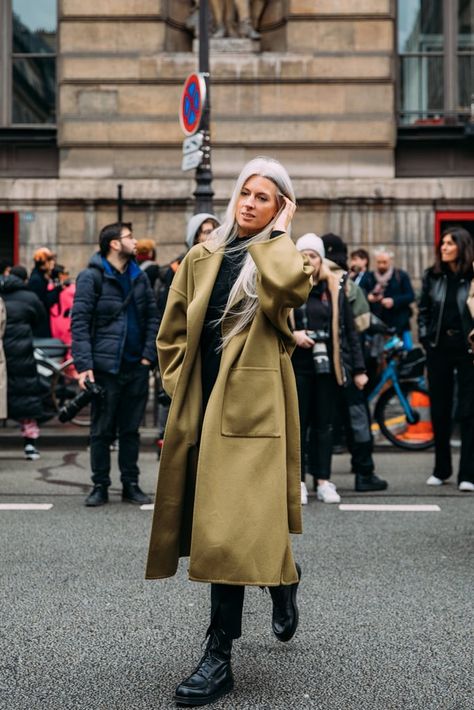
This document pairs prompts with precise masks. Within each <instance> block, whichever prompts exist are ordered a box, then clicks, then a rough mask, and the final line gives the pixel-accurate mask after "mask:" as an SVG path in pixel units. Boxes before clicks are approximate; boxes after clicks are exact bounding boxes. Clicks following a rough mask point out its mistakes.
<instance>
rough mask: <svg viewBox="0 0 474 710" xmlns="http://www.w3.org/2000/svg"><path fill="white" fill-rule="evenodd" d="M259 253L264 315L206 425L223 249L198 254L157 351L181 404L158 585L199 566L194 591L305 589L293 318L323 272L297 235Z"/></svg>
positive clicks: (166, 460)
mask: <svg viewBox="0 0 474 710" xmlns="http://www.w3.org/2000/svg"><path fill="white" fill-rule="evenodd" d="M248 249H249V252H250V254H251V256H252V258H253V260H254V262H255V264H256V266H257V270H258V277H257V294H258V300H259V307H258V309H257V312H256V315H255V317H254V319H253V321H252V323H251V324H250V325H249V326H248V327H247V328H246V329H245V330H244V331H242V332H241V333H239V334H238V335H236V336H235V337H233V338H232V339H231V341H230V342H229V343H228V344H227V346H226V347H225V348H224V350H223V352H222V358H221V364H220V368H219V374H218V377H217V380H216V383H215V385H214V388H213V390H212V393H211V396H210V399H209V403H208V405H207V407H206V412H205V416H204V420H202V384H201V356H200V337H201V331H202V327H203V322H204V317H205V314H206V310H207V305H208V302H209V298H210V295H211V291H212V288H213V286H214V283H215V280H216V277H217V273H218V271H219V267H220V265H221V262H222V258H223V252H222V250H216V248H215V247H211V246H209V245H206V244H199V245H196V246H195V247H193V248H192V249H191V250H190V251H189V253H188V254H187V256H186V258H185V259H184V261H183V262H182V264H181V266H180V268H179V270H178V272H177V273H176V276H175V278H174V280H173V283H172V285H171V289H170V293H169V297H168V302H167V306H166V309H165V313H164V316H163V321H162V324H161V328H160V331H159V334H158V339H157V345H158V355H159V360H160V371H161V375H162V378H163V385H164V388H165V390H166V391H167V392H168V394H169V395H170V396H171V397H172V403H171V407H170V411H169V417H168V423H167V426H166V432H165V440H164V446H163V450H162V454H161V462H160V472H159V479H158V486H157V491H156V501H155V509H154V516H153V525H152V531H151V541H150V549H149V556H148V565H147V570H146V576H147V578H148V579H158V578H162V577H170V576H172V575H174V574H175V572H176V568H177V564H178V559H179V557H181V556H188V555H189V557H190V560H189V577H190V579H191V580H195V581H200V582H218V583H225V584H249V585H260V586H273V585H278V584H291V583H293V582H296V581H297V574H296V569H295V564H294V560H293V555H292V551H291V545H290V538H289V533H290V532H291V533H300V532H301V503H300V495H301V493H300V450H299V421H298V402H297V394H296V387H295V380H294V375H293V368H292V365H291V361H290V354H291V352H292V350H293V347H294V340H293V337H292V335H291V331H290V330H289V327H288V313H289V310H290V308H292V307H298V306H300V305H301V304H302V303H304V302H305V301H306V299H307V298H308V294H309V291H310V289H311V277H310V274H311V272H312V268H311V267H310V266H309V265H308V264H307V262H306V260H305V259H304V257H303V256H302V255H301V254H300V253H299V252H298V251H297V250H296V248H295V246H294V244H293V242H292V241H291V239H290V238H289V237H288V236H287V235H286V234H282V235H280V236H279V237H276V238H274V239H271V240H269V241H265V242H261V243H258V244H253V245H250V246H249V247H248ZM198 444H199V446H198Z"/></svg>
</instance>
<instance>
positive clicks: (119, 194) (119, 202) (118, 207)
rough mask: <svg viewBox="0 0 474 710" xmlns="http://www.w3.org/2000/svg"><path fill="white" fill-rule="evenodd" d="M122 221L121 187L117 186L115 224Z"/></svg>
mask: <svg viewBox="0 0 474 710" xmlns="http://www.w3.org/2000/svg"><path fill="white" fill-rule="evenodd" d="M122 220H123V186H122V185H117V222H120V223H122Z"/></svg>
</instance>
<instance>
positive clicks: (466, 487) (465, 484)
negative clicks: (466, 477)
mask: <svg viewBox="0 0 474 710" xmlns="http://www.w3.org/2000/svg"><path fill="white" fill-rule="evenodd" d="M458 488H459V490H460V491H469V492H470V493H474V483H471V482H470V481H461V483H460V484H459V486H458Z"/></svg>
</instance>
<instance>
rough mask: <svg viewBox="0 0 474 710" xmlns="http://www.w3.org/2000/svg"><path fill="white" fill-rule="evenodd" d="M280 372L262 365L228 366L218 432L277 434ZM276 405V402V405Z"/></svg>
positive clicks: (252, 434)
mask: <svg viewBox="0 0 474 710" xmlns="http://www.w3.org/2000/svg"><path fill="white" fill-rule="evenodd" d="M280 392H281V382H280V372H279V370H277V369H271V368H265V367H239V368H235V369H234V370H230V372H229V376H228V379H227V383H226V388H225V395H224V404H223V408H222V430H221V431H222V435H223V436H239V437H273V438H276V437H280V436H281V431H280V423H279V420H280V417H282V416H283V406H282V405H283V403H282V402H281V394H280ZM279 405H280V406H279Z"/></svg>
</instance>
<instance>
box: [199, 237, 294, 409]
mask: <svg viewBox="0 0 474 710" xmlns="http://www.w3.org/2000/svg"><path fill="white" fill-rule="evenodd" d="M280 234H283V232H280V231H274V232H272V233H271V236H270V239H273V238H274V237H279V236H280ZM252 236H254V235H251V236H249V237H236V238H235V239H234V241H233V242H231V243H230V244H228V245H227V246H226V248H225V251H224V257H223V259H222V264H221V267H220V269H219V272H218V274H217V277H216V281H215V283H214V287H213V289H212V292H211V296H210V298H209V303H208V306H207V311H206V315H205V317H204V325H203V328H202V333H201V378H202V399H203V411H205V409H206V406H207V403H208V401H209V397H210V396H211V392H212V388H213V387H214V384H215V381H216V379H217V375H218V373H219V367H220V364H221V350H220V346H221V343H222V332H221V324H220V323H217V321H218V320H219V318H220V317H221V316H222V313H223V312H224V309H225V307H226V304H227V300H228V298H229V293H230V292H231V289H232V286H233V285H234V283H235V280H236V278H237V276H238V274H239V271H240V269H241V268H242V264H243V262H244V259H245V257H246V256H247V251H246V250H245V251H240V252H238V251H232V247H235V246H236V245H237V244H241V243H242V242H248V241H250V239H252Z"/></svg>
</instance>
